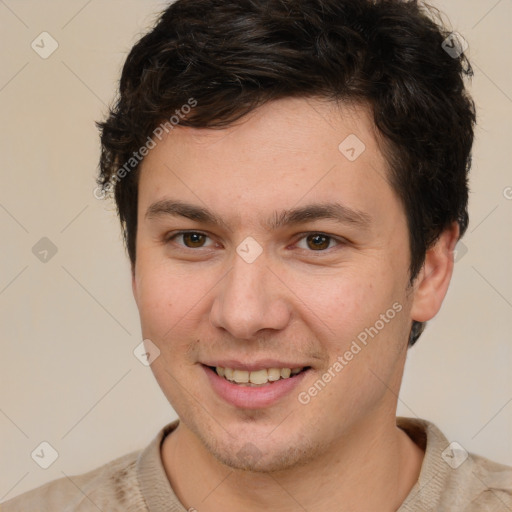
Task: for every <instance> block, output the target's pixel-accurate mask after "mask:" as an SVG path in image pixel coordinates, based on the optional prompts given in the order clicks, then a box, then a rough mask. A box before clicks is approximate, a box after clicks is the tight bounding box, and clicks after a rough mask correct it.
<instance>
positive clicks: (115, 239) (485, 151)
mask: <svg viewBox="0 0 512 512" xmlns="http://www.w3.org/2000/svg"><path fill="white" fill-rule="evenodd" d="M164 5H165V3H164V2H157V1H148V0H137V1H135V0H131V1H126V0H124V1H112V0H110V1H100V0H90V1H86V0H79V1H78V0H72V1H69V0H68V1H63V0H62V1H56V0H51V1H50V0H47V1H45V2H40V1H36V0H31V1H28V0H27V1H25V0H0V23H1V27H2V36H3V37H2V41H3V43H2V49H1V54H2V66H1V67H0V110H1V119H2V127H1V133H0V144H1V153H0V155H1V171H0V172H1V177H2V181H1V183H2V185H1V188H0V228H1V233H2V265H1V268H0V311H1V317H0V320H1V326H2V332H1V336H2V338H1V343H2V345H1V357H0V434H1V437H0V438H1V443H0V450H1V452H0V461H1V462H0V501H3V500H5V499H7V498H12V497H14V496H15V495H17V494H19V493H21V492H23V491H25V490H28V489H30V488H33V487H35V486H38V485H40V484H42V483H44V482H46V481H49V480H52V479H55V478H59V477H62V476H64V475H72V474H76V473H80V472H85V471H88V470H90V469H93V468H95V467H97V466H99V465H100V464H103V463H105V462H107V461H109V460H111V459H113V458H114V457H117V456H120V455H122V454H124V453H127V452H128V451H132V450H135V449H139V448H141V447H143V446H144V445H146V444H147V443H148V442H149V441H150V439H151V438H152V437H153V436H154V435H155V434H156V432H157V430H158V429H159V428H160V427H161V426H163V424H165V423H167V422H169V421H171V420H172V419H174V418H175V414H174V412H173V410H172V409H171V407H170V406H169V405H168V403H167V402H166V400H165V398H164V396H163V394H162V393H161V391H160V389H159V387H158V385H157V384H156V382H155V380H154V378H153V376H152V374H151V371H150V370H149V368H147V367H145V366H143V365H142V364H141V363H140V362H139V361H138V360H137V359H136V358H135V357H134V355H133V353H132V351H133V349H134V348H135V347H136V346H137V345H138V344H139V343H140V341H141V339H140V327H139V319H138V313H137V309H136V307H135V303H134V301H133V299H132V295H131V286H130V279H129V266H128V261H127V258H126V257H125V255H124V252H123V247H122V244H121V238H120V232H119V228H118V223H117V219H116V217H115V214H114V207H113V206H112V204H109V203H107V202H104V201H98V200H96V199H95V198H94V197H93V194H92V191H93V189H94V186H95V184H94V177H95V173H96V167H97V161H98V151H99V142H98V135H97V131H96V128H95V125H94V121H95V120H99V119H101V118H102V117H103V115H104V113H105V112H106V105H107V104H108V103H109V102H110V101H111V100H112V98H113V95H114V91H115V86H116V81H117V79H118V77H119V72H120V68H121V65H122V62H123V59H124V58H125V55H126V52H127V51H128V50H129V48H130V47H131V45H132V44H133V43H134V42H135V41H136V40H137V38H138V37H139V36H140V34H141V33H142V32H143V31H144V30H145V29H146V28H147V27H149V25H150V24H151V23H152V21H153V20H154V18H155V13H157V12H158V11H159V10H160V8H161V7H163V6H164ZM436 5H437V6H439V7H440V8H441V9H442V10H443V11H444V12H446V13H447V15H448V17H449V18H450V20H451V22H452V26H453V29H454V30H456V31H459V32H460V33H462V34H463V35H464V36H465V38H466V39H467V40H468V42H469V50H468V53H469V56H470V58H472V62H473V64H474V69H475V77H474V80H473V84H472V88H471V90H472V93H473V95H474V97H475V99H476V103H477V107H478V113H479V127H478V129H477V141H476V146H475V150H474V168H473V172H472V177H471V189H472V194H471V202H470V217H471V224H470V227H469V230H468V233H467V235H466V237H465V238H464V244H465V247H466V248H467V252H466V253H465V254H463V255H462V257H461V258H460V259H459V261H458V263H457V265H456V270H455V275H454V278H453V282H452V286H451V289H450V291H449V293H448V296H447V299H446V301H445V304H444V308H443V310H442V312H441V313H440V314H439V315H438V317H437V318H436V319H435V320H434V321H433V322H431V324H430V326H429V327H428V329H427V331H426V332H425V334H424V335H423V337H422V338H421V340H420V342H419V344H418V346H417V347H415V348H414V349H413V350H412V351H411V352H410V354H409V361H408V366H407V368H406V375H405V379H404V384H403V388H402V392H401V396H400V402H399V411H398V412H399V414H400V415H406V416H419V417H424V418H427V419H430V420H432V421H434V422H435V423H437V425H438V426H439V427H440V428H441V429H442V430H443V431H444V432H445V434H446V435H447V437H448V438H449V439H450V440H456V441H458V442H459V443H460V444H461V445H462V446H464V447H465V448H466V449H467V450H469V451H472V452H476V453H479V454H482V455H485V456H487V457H489V458H492V459H494V460H497V461H499V462H502V463H506V464H512V372H510V369H511V367H512V349H511V347H512V343H511V337H510V332H511V330H512V270H511V263H510V261H511V255H512V236H511V221H512V200H511V199H507V196H508V197H509V198H512V188H507V187H512V173H511V171H510V169H511V165H510V147H511V144H512V142H511V139H512V138H511V135H512V130H511V113H512V76H511V69H512V63H511V61H510V50H511V48H512V39H511V37H512V36H511V33H512V31H510V26H511V23H512V1H511V0H501V1H496V0H478V1H477V0H471V1H468V0H456V1H454V0H450V1H448V0H444V1H438V2H437V3H436ZM43 31H47V32H49V33H50V34H51V36H52V37H53V38H54V39H55V40H56V41H57V42H58V44H59V47H58V49H57V50H56V51H55V52H54V53H53V54H52V55H51V56H50V57H49V58H47V59H42V58H41V57H40V56H39V55H38V54H37V53H36V52H35V51H34V50H33V49H32V48H31V42H32V41H33V40H34V39H35V38H36V37H37V36H38V35H39V34H40V33H41V32H43ZM36 42H37V40H36ZM46 48H48V46H47V47H46ZM42 237H47V238H49V239H50V240H51V241H52V242H53V244H55V246H56V247H57V253H56V254H55V255H54V256H53V257H52V258H50V259H49V260H48V261H47V262H46V263H44V262H41V261H40V260H39V259H38V258H37V257H36V256H35V255H34V254H33V252H32V247H33V246H34V245H35V244H36V243H37V242H38V241H39V240H40V239H41V238H42ZM459 254H462V253H459ZM42 441H47V442H49V443H50V444H51V445H52V446H53V447H54V448H55V449H56V450H57V451H58V453H59V457H58V459H57V460H56V461H55V463H54V464H53V465H52V466H50V468H49V469H46V470H44V469H41V468H40V467H39V466H38V465H36V463H35V462H34V461H33V460H32V458H31V456H30V454H31V452H32V451H33V450H34V449H35V448H36V447H37V446H38V445H39V444H40V443H41V442H42Z"/></svg>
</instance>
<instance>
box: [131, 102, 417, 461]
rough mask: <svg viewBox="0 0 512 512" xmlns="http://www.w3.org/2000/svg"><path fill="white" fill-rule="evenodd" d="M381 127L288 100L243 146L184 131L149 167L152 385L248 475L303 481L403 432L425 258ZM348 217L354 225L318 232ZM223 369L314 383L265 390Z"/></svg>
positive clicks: (144, 218) (144, 272)
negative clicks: (378, 437) (310, 471)
mask: <svg viewBox="0 0 512 512" xmlns="http://www.w3.org/2000/svg"><path fill="white" fill-rule="evenodd" d="M370 119H371V118H370V117H369V115H368V112H367V111H366V110H365V109H363V108H361V107H358V108H355V107H352V108H348V107H347V106H342V107H339V106H338V107H337V106H335V105H333V104H332V103H327V102H320V101H318V100H315V101H314V100H306V99H286V100H280V101H275V102H272V103H268V104H266V105H265V106H263V107H262V108H260V109H259V110H257V111H254V112H252V113H251V114H250V115H249V116H248V117H246V118H245V119H244V120H243V122H240V123H238V124H237V125H236V126H230V127H228V128H226V129H221V130H218V129H216V130H212V129H195V128H188V127H177V128H175V129H174V130H173V131H172V132H171V133H170V134H169V135H168V136H167V137H166V138H165V139H163V140H162V141H161V142H158V143H157V145H156V147H155V148H154V149H152V150H151V151H150V153H149V154H148V156H147V157H146V158H145V160H144V161H143V163H142V166H141V175H140V181H139V201H138V231H137V244H136V265H135V277H134V280H133V289H134V296H135V299H136V302H137V305H138V308H139V312H140V318H141V324H142V333H143V337H144V338H145V339H149V340H151V342H152V343H153V344H154V345H156V346H157V347H158V349H159V350H160V355H159V357H157V358H156V360H155V361H154V362H153V363H152V365H151V367H152V370H153V372H154V374H155V376H156V378H157V381H158V383H159V385H160V387H161V388H162V390H163V392H164V393H165V395H166V397H167V398H168V400H169V402H170V403H171V404H172V406H173V407H174V409H175V411H176V412H177V414H178V415H179V417H180V419H181V424H182V425H181V426H180V427H181V428H183V429H186V430H187V431H188V433H189V435H190V434H192V433H193V434H192V435H191V438H195V439H197V440H200V441H201V443H198V445H199V444H200V445H201V446H203V447H206V449H207V451H208V452H209V453H211V454H212V455H213V456H215V457H216V458H217V460H220V461H222V462H224V463H226V464H228V465H229V466H231V467H239V468H243V467H244V468H248V469H253V470H263V471H264V470H278V469H285V468H287V467H291V466H293V465H300V464H303V463H304V462H306V461H308V460H310V459H311V458H313V457H314V456H317V455H320V454H323V453H327V451H328V450H330V449H332V448H333V447H334V446H335V445H336V444H337V443H346V442H350V439H351V436H353V435H354V434H356V435H359V433H360V432H362V431H363V430H364V429H366V430H368V429H373V431H378V428H379V427H378V425H379V420H381V419H382V418H384V417H386V418H387V419H388V420H389V416H390V415H392V417H394V414H395V407H396V393H397V392H398V389H399V383H400V380H401V376H402V371H403V364H404V361H405V355H406V347H407V339H408V333H409V329H410V321H411V317H410V310H411V301H412V296H411V295H410V294H409V293H408V290H407V284H408V280H409V274H408V265H409V243H408V231H407V224H406V218H405V213H404V211H403V207H402V205H401V203H400V202H399V199H398V197H397V196H396V194H395V193H394V191H393V190H392V189H391V187H390V185H389V184H388V181H387V180H386V176H387V170H386V162H385V160H384V157H383V155H382V153H381V151H380V149H379V146H378V145H377V141H376V139H375V135H374V131H373V125H372V122H371V120H370ZM347 137H348V139H347ZM355 137H357V138H355ZM345 139H346V140H345ZM343 141H345V142H343ZM361 142H362V143H363V144H364V150H363V146H362V144H361ZM340 143H342V144H341V146H340ZM339 146H340V147H339ZM361 151H362V152H361ZM164 201H168V203H167V204H164V203H163V202H164ZM177 202H179V203H181V205H182V207H181V208H177V207H176V204H171V203H177ZM184 204H186V205H190V207H183V205H184ZM333 204H337V205H341V207H339V208H338V209H336V210H334V209H333V211H335V212H337V213H338V214H339V217H338V218H327V217H325V216H324V217H322V215H320V216H319V215H314V214H315V212H316V213H318V210H317V209H316V207H315V205H319V206H327V205H333ZM152 206H153V208H152ZM305 207H307V210H309V211H310V213H312V214H313V215H311V216H310V217H308V216H307V215H306V216H305V215H291V216H290V215H287V212H290V211H291V210H302V213H304V208H305ZM196 209H203V210H208V212H210V213H211V215H212V216H214V217H215V218H216V219H217V223H213V222H211V221H210V220H207V219H206V217H200V216H197V215H195V213H194V210H196ZM166 211H167V213H166ZM148 212H150V213H148ZM169 212H174V214H172V213H169ZM189 217H190V218H189ZM293 221H295V222H293ZM180 231H186V232H187V233H186V234H183V233H181V234H179V233H178V232H180ZM363 340H364V341H363ZM354 342H355V344H354ZM357 347H359V350H358V348H357ZM348 352H349V353H350V354H352V356H350V354H348ZM336 362H337V363H338V364H336ZM210 366H213V367H215V366H222V367H228V368H231V369H232V370H238V371H237V372H235V373H234V376H233V377H232V378H235V379H236V380H245V379H246V378H247V377H249V378H250V377H252V378H253V380H256V381H257V382H259V380H258V379H260V378H262V379H263V380H265V378H267V377H268V376H270V377H271V378H277V376H279V375H280V374H281V372H280V370H281V369H283V373H282V375H283V376H286V375H287V370H284V368H291V369H294V368H307V370H306V371H303V372H301V373H298V374H297V375H296V376H292V377H291V378H289V379H286V378H280V380H278V381H275V382H270V383H267V384H263V385H261V386H247V385H242V384H236V383H233V382H228V381H227V380H226V379H225V377H221V376H218V375H217V374H216V373H215V372H214V371H212V370H211V369H210V368H209V367H210ZM270 368H274V369H277V370H279V372H278V373H276V370H272V371H270V372H268V371H267V372H261V371H258V373H256V371H257V370H262V369H263V370H264V369H270ZM249 370H252V371H253V372H254V375H253V373H252V372H251V371H249ZM247 372H249V373H247ZM227 373H228V375H229V374H230V371H229V370H228V371H227ZM329 376H330V378H329ZM318 381H321V383H318ZM315 383H316V387H315ZM315 390H316V391H315Z"/></svg>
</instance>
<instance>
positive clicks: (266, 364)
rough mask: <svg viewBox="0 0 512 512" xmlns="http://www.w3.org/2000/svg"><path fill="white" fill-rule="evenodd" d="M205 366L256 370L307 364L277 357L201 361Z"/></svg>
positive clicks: (300, 366)
mask: <svg viewBox="0 0 512 512" xmlns="http://www.w3.org/2000/svg"><path fill="white" fill-rule="evenodd" d="M203 364H204V365H205V366H213V367H217V366H220V367H222V368H231V369H233V370H246V371H249V372H256V371H258V370H267V369H269V368H290V369H293V368H305V367H307V366H309V365H307V364H302V363H290V362H289V361H278V360H277V359H263V360H261V361H258V362H254V361H252V362H250V363H249V362H247V363H244V362H242V361H236V360H234V359H224V360H222V361H220V360H219V361H213V362H212V361H209V362H205V363H203Z"/></svg>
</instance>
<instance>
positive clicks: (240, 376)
mask: <svg viewBox="0 0 512 512" xmlns="http://www.w3.org/2000/svg"><path fill="white" fill-rule="evenodd" d="M302 369H303V368H269V369H263V370H257V371H254V372H249V371H247V370H234V369H233V368H223V367H222V366H217V367H216V368H215V370H216V372H217V374H218V375H220V376H221V377H224V378H225V379H227V380H230V381H232V382H236V383H238V384H247V383H252V384H266V383H267V382H269V381H270V382H273V381H276V380H279V379H281V378H282V379H287V378H289V377H290V375H296V374H297V373H299V372H300V371H301V370H302Z"/></svg>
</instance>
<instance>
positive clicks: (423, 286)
mask: <svg viewBox="0 0 512 512" xmlns="http://www.w3.org/2000/svg"><path fill="white" fill-rule="evenodd" d="M458 239H459V224H458V222H454V223H453V224H451V225H450V227H449V228H447V229H445V230H444V231H443V232H442V233H441V236H440V237H439V239H438V240H437V241H436V243H435V244H434V245H433V246H432V247H431V248H430V249H428V250H427V253H426V255H425V263H424V264H423V267H422V269H421V270H420V272H419V274H418V276H417V277H416V279H415V280H414V284H413V288H414V292H413V293H414V298H413V303H412V309H411V319H412V320H416V321H418V322H427V321H428V320H431V319H432V318H434V316H435V315H436V314H437V312H438V311H439V309H440V308H441V304H442V303H443V300H444V298H445V296H446V292H447V291H448V285H449V284H450V280H451V277H452V274H453V266H454V253H453V251H454V249H455V245H456V243H457V241H458Z"/></svg>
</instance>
